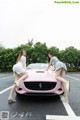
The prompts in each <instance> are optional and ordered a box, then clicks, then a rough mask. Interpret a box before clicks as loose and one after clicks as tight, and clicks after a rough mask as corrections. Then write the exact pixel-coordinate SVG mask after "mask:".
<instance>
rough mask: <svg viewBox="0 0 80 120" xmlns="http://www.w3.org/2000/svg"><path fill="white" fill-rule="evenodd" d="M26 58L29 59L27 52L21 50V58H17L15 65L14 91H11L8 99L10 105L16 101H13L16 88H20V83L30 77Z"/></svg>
mask: <svg viewBox="0 0 80 120" xmlns="http://www.w3.org/2000/svg"><path fill="white" fill-rule="evenodd" d="M26 58H27V53H26V51H25V50H21V51H20V53H19V56H18V58H17V61H16V64H15V65H13V72H14V75H15V82H14V85H13V86H12V89H11V91H10V95H9V97H8V101H9V103H12V102H15V100H14V99H13V93H14V91H15V88H16V87H17V88H18V87H19V82H20V81H21V80H24V79H25V78H27V77H28V73H27V71H26Z"/></svg>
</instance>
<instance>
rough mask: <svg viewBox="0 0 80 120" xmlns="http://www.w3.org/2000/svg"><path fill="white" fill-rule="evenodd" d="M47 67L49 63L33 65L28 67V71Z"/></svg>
mask: <svg viewBox="0 0 80 120" xmlns="http://www.w3.org/2000/svg"><path fill="white" fill-rule="evenodd" d="M47 67H48V64H47V63H32V64H29V65H28V66H27V69H47ZM50 68H52V67H50Z"/></svg>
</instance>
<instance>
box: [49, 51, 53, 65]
mask: <svg viewBox="0 0 80 120" xmlns="http://www.w3.org/2000/svg"><path fill="white" fill-rule="evenodd" d="M48 54H50V55H52V56H54V55H53V53H52V52H49V53H48ZM50 60H51V58H50V57H49V56H48V63H50Z"/></svg>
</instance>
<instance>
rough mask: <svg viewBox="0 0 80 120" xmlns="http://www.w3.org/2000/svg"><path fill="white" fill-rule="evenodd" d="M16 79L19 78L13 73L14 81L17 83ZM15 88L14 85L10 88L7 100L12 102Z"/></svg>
mask: <svg viewBox="0 0 80 120" xmlns="http://www.w3.org/2000/svg"><path fill="white" fill-rule="evenodd" d="M18 79H19V76H18V75H17V74H16V73H15V81H17V80H18ZM15 88H16V84H14V85H13V86H12V88H11V91H10V94H9V97H8V100H13V94H14V92H15Z"/></svg>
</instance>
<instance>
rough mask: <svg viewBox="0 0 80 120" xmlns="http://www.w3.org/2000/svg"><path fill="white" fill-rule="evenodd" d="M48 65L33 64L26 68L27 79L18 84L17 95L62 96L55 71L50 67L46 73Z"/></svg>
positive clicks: (60, 84) (60, 85)
mask: <svg viewBox="0 0 80 120" xmlns="http://www.w3.org/2000/svg"><path fill="white" fill-rule="evenodd" d="M47 67H48V64H46V63H33V64H29V65H28V66H27V72H28V74H29V77H28V78H26V79H24V80H23V81H21V82H20V85H19V88H18V89H17V88H16V93H17V95H29V96H30V95H31V96H33V95H34V96H46V95H48V96H51V95H60V94H63V92H64V91H63V87H62V83H61V82H60V81H57V80H56V78H55V71H54V70H53V67H51V68H50V69H49V70H48V71H46V69H47Z"/></svg>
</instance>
